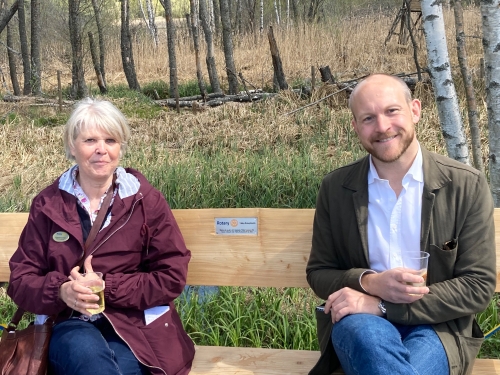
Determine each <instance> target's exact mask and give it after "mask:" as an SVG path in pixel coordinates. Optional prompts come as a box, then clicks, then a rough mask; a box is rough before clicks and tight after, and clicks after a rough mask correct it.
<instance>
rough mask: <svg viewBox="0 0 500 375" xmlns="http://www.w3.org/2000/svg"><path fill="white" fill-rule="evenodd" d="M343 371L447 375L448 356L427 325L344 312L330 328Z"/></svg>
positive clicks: (363, 374) (354, 374)
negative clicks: (408, 324)
mask: <svg viewBox="0 0 500 375" xmlns="http://www.w3.org/2000/svg"><path fill="white" fill-rule="evenodd" d="M331 338H332V343H333V347H334V348H335V352H336V353H337V356H338V357H339V360H340V363H341V364H342V368H343V370H344V372H345V373H346V374H347V375H367V374H370V375H378V374H380V375H387V374H398V375H449V373H450V370H449V367H448V357H447V356H446V352H445V350H444V347H443V344H442V343H441V340H440V339H439V337H438V335H437V334H436V332H435V331H434V329H433V328H432V327H431V326H430V325H417V326H404V325H400V324H394V323H391V322H389V321H388V320H387V319H384V318H381V317H378V316H375V315H370V314H354V315H348V316H346V317H344V318H343V319H341V320H340V321H338V322H336V323H335V324H334V325H333V328H332V334H331Z"/></svg>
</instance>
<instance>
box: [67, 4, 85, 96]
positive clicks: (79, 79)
mask: <svg viewBox="0 0 500 375" xmlns="http://www.w3.org/2000/svg"><path fill="white" fill-rule="evenodd" d="M68 8H69V13H68V14H69V17H68V23H69V39H70V41H71V97H73V98H76V99H82V98H84V97H85V96H87V85H86V84H85V73H84V71H83V44H82V22H81V18H80V0H69V1H68Z"/></svg>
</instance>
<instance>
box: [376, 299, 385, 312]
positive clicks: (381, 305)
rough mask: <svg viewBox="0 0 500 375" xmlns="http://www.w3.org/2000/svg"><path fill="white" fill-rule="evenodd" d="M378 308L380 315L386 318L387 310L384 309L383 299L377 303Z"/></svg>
mask: <svg viewBox="0 0 500 375" xmlns="http://www.w3.org/2000/svg"><path fill="white" fill-rule="evenodd" d="M378 308H379V309H380V311H381V312H382V315H384V316H386V315H387V309H386V308H385V302H384V300H383V299H381V300H380V302H379V303H378Z"/></svg>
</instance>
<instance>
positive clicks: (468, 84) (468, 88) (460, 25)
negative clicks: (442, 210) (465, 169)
mask: <svg viewBox="0 0 500 375" xmlns="http://www.w3.org/2000/svg"><path fill="white" fill-rule="evenodd" d="M453 11H454V14H455V29H456V35H457V55H458V63H459V65H460V71H461V73H462V79H463V81H464V88H465V96H466V98H467V107H468V109H469V111H468V115H469V116H468V117H469V128H470V134H471V145H472V161H473V163H474V167H475V168H476V169H478V170H480V171H481V172H484V165H483V158H482V154H481V132H480V130H479V116H478V111H477V104H476V95H475V93H474V86H473V84H472V77H471V74H470V71H469V67H468V65H467V53H466V49H465V32H464V11H463V9H462V2H461V1H460V0H454V4H453Z"/></svg>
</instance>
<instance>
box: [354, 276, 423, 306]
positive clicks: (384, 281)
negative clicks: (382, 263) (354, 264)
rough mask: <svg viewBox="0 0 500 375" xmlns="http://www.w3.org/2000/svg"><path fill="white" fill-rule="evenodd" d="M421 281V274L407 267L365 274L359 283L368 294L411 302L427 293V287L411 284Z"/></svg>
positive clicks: (395, 301) (387, 299)
mask: <svg viewBox="0 0 500 375" xmlns="http://www.w3.org/2000/svg"><path fill="white" fill-rule="evenodd" d="M423 282H424V279H423V277H422V276H419V275H416V274H415V273H414V271H412V270H409V269H407V268H393V269H390V270H387V271H384V272H380V273H370V274H365V275H363V277H362V278H361V285H362V286H363V288H364V289H365V290H366V291H367V292H368V293H369V294H371V295H372V296H378V297H380V298H382V299H383V300H384V301H388V302H392V303H412V302H415V301H417V300H419V299H420V298H422V297H423V296H424V295H425V294H428V293H429V288H428V287H426V286H413V285H411V283H423Z"/></svg>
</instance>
